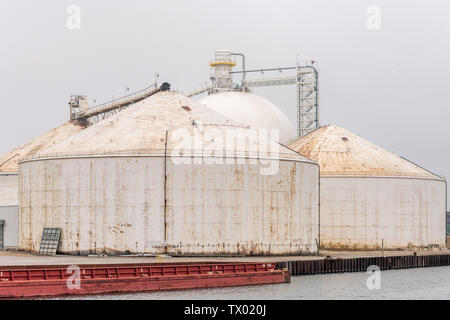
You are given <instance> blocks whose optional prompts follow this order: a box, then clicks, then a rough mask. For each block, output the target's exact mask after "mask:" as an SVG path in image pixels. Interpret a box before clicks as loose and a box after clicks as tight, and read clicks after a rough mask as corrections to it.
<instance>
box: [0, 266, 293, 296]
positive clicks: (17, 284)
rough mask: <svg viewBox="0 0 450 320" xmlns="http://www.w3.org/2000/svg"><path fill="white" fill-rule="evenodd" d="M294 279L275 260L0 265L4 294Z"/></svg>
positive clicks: (181, 287)
mask: <svg viewBox="0 0 450 320" xmlns="http://www.w3.org/2000/svg"><path fill="white" fill-rule="evenodd" d="M287 282H290V273H289V271H288V270H277V269H276V268H275V264H274V263H223V264H220V263H219V264H215V263H202V264H139V265H137V264H133V265H123V264H122V265H120V264H119V265H102V266H92V265H79V266H71V267H69V266H26V267H25V266H21V267H2V268H0V298H3V299H5V298H15V299H17V298H32V297H50V296H61V295H86V294H107V293H131V292H144V291H159V290H185V289H202V288H215V287H230V286H247V285H260V284H276V283H287Z"/></svg>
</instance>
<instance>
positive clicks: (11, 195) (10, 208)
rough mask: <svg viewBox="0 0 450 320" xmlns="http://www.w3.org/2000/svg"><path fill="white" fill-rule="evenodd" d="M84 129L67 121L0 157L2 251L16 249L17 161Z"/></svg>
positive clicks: (75, 123)
mask: <svg viewBox="0 0 450 320" xmlns="http://www.w3.org/2000/svg"><path fill="white" fill-rule="evenodd" d="M84 128H85V126H83V125H81V124H80V123H79V122H78V121H70V122H66V123H64V124H62V125H60V126H58V127H56V128H54V129H52V130H50V131H48V132H46V133H44V134H43V135H40V136H39V137H37V138H34V139H32V140H30V141H28V142H27V143H25V144H23V145H21V146H19V147H17V148H14V149H13V150H11V151H9V152H7V153H5V154H3V155H1V156H0V220H4V221H5V224H4V226H3V228H4V230H3V231H4V232H3V233H2V234H3V236H4V239H3V242H4V247H5V248H15V247H17V246H18V230H19V223H18V203H19V199H18V196H19V190H18V172H19V164H18V162H19V159H21V158H26V157H30V156H33V155H36V154H38V153H39V152H40V151H41V150H43V149H46V148H48V147H51V146H53V145H54V144H56V143H58V142H60V141H62V140H64V139H66V138H67V137H70V136H72V135H74V134H76V133H78V132H80V131H81V130H83V129H84ZM0 227H1V226H0ZM0 242H1V239H0Z"/></svg>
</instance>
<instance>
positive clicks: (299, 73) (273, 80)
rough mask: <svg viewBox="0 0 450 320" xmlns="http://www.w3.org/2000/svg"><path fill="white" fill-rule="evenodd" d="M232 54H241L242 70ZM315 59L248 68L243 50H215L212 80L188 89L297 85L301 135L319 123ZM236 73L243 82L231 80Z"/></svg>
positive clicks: (192, 94)
mask: <svg viewBox="0 0 450 320" xmlns="http://www.w3.org/2000/svg"><path fill="white" fill-rule="evenodd" d="M233 56H241V57H242V70H239V71H232V68H233V67H234V66H235V65H236V62H235V61H234V60H233ZM315 64H316V62H315V61H308V62H297V65H296V66H295V67H284V68H262V69H255V70H246V69H245V57H244V55H243V54H242V53H233V52H231V51H228V50H218V51H216V52H215V59H214V61H212V62H211V63H210V66H211V67H212V68H213V75H212V76H211V78H210V79H211V84H205V85H204V86H202V87H200V88H197V89H195V90H192V91H191V92H189V93H187V96H188V97H192V96H195V95H198V94H201V93H205V92H207V93H208V94H214V93H217V92H222V91H231V90H238V91H250V89H251V88H256V87H273V86H286V85H291V86H292V85H295V86H296V89H297V135H298V136H299V137H301V136H304V135H305V134H307V133H309V132H311V131H313V130H314V129H316V128H318V127H319V91H318V81H319V73H318V70H317V68H316V67H315ZM285 70H286V71H290V72H295V74H294V75H291V76H284V77H264V78H256V79H247V77H246V75H247V74H251V73H264V74H265V73H266V72H276V71H278V72H282V71H285ZM233 74H242V80H241V83H240V84H235V83H233V81H232V76H233Z"/></svg>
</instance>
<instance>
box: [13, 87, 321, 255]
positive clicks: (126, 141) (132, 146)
mask: <svg viewBox="0 0 450 320" xmlns="http://www.w3.org/2000/svg"><path fill="white" fill-rule="evenodd" d="M236 130H237V131H236ZM236 132H238V134H236ZM252 132H254V131H252V130H251V129H248V127H246V126H243V125H240V124H238V123H236V122H234V121H232V120H230V119H228V118H225V117H223V116H221V115H219V114H218V113H216V112H214V111H212V110H210V109H208V108H206V107H204V106H203V105H201V104H199V103H197V102H195V101H193V100H190V99H188V98H186V97H184V96H182V95H179V94H177V93H175V92H160V93H157V94H155V95H153V96H151V97H149V98H147V99H144V100H142V101H141V102H138V103H136V104H134V105H132V106H130V107H129V108H127V109H126V110H124V111H122V112H120V113H118V114H116V115H114V116H111V117H110V118H107V119H105V120H103V121H101V122H99V123H97V124H95V125H92V126H91V127H89V128H87V129H86V130H84V131H82V132H80V133H79V134H77V135H76V136H74V137H71V138H69V139H67V140H65V141H63V142H61V143H60V144H58V145H55V146H54V147H52V148H50V149H48V150H47V152H46V153H45V154H43V155H42V157H40V158H35V159H27V160H25V161H22V162H21V163H20V181H19V188H20V209H19V211H20V248H21V249H24V250H30V251H37V250H38V247H39V241H40V236H41V233H42V229H43V228H44V227H57V228H61V229H62V234H61V242H60V248H59V250H60V252H63V253H69V254H88V253H99V252H107V253H124V252H131V253H149V254H158V253H168V254H171V255H228V254H239V255H252V254H253V255H269V254H313V253H316V252H317V241H318V231H319V229H318V222H319V221H318V215H319V212H318V210H319V207H318V196H319V189H318V183H319V169H318V165H317V164H316V163H314V162H313V161H310V160H309V159H306V158H304V157H302V156H300V155H298V154H297V153H295V152H293V151H291V150H289V149H287V148H284V147H281V146H280V145H278V144H271V145H269V146H268V140H269V139H268V138H262V137H261V138H260V139H258V143H257V144H256V143H253V144H252V143H249V145H248V146H247V147H246V146H245V145H244V144H242V143H243V142H245V141H246V137H247V136H248V135H249V134H250V133H252ZM230 137H231V138H230ZM224 141H225V143H224ZM247 142H248V141H247ZM256 145H258V146H259V148H258V150H254V149H252V148H254V146H256ZM274 145H276V148H275V146H274ZM250 147H252V148H250ZM266 147H268V149H267V150H268V151H269V152H267V153H266V152H264V149H265V148H266ZM269 147H270V149H269ZM278 148H279V149H278ZM212 150H213V151H212ZM272 169H275V170H272Z"/></svg>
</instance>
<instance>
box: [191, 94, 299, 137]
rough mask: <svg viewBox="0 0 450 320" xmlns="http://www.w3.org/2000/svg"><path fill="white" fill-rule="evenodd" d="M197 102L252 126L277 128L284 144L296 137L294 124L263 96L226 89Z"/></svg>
mask: <svg viewBox="0 0 450 320" xmlns="http://www.w3.org/2000/svg"><path fill="white" fill-rule="evenodd" d="M199 102H200V103H201V104H203V105H205V106H207V107H208V108H211V109H213V110H214V111H216V112H218V113H220V114H222V115H224V116H225V117H227V118H230V119H232V120H234V121H236V122H239V123H243V124H247V125H250V126H252V127H253V128H256V129H276V130H279V137H280V142H281V143H284V144H286V143H288V142H290V141H292V140H293V139H295V138H296V137H297V132H296V130H295V128H294V126H293V125H292V123H291V122H290V121H289V119H288V118H287V117H286V116H285V115H284V113H283V112H282V111H281V110H280V109H279V108H278V107H276V106H275V105H274V104H272V103H271V102H269V101H268V100H266V99H264V98H263V97H260V96H257V95H254V94H251V93H248V92H241V91H226V92H221V93H215V94H211V95H208V96H206V97H204V98H202V99H200V100H199Z"/></svg>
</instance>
